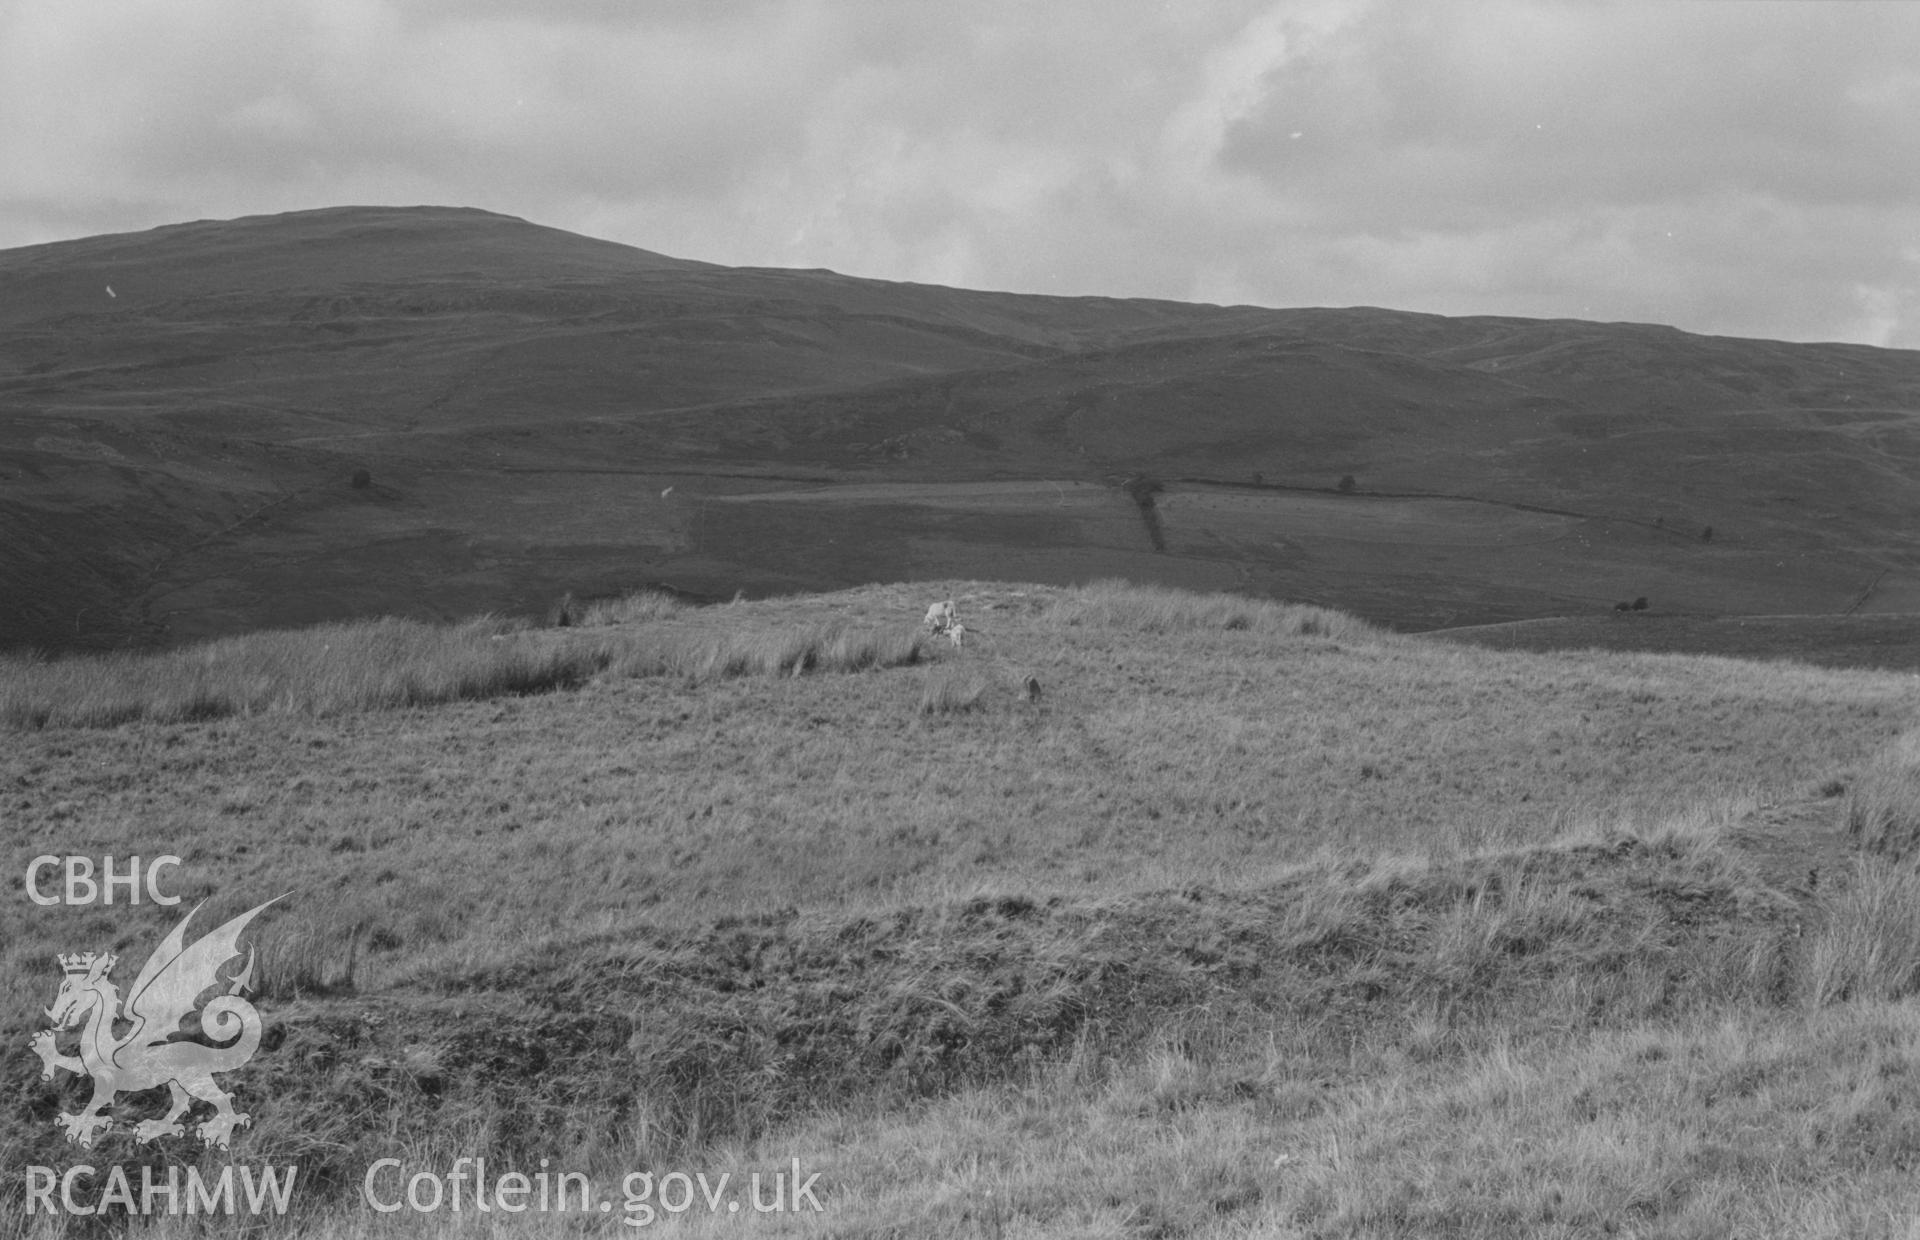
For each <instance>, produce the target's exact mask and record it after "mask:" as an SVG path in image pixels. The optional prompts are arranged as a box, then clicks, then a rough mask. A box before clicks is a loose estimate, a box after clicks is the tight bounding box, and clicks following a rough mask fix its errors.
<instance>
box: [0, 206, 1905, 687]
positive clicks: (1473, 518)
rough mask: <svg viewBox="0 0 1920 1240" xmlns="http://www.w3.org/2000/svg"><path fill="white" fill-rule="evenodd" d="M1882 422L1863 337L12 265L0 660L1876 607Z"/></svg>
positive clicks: (261, 270) (5, 278) (1897, 501)
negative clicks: (320, 640)
mask: <svg viewBox="0 0 1920 1240" xmlns="http://www.w3.org/2000/svg"><path fill="white" fill-rule="evenodd" d="M1917 410H1920V354H1916V353H1912V352H1902V351H1892V350H1881V349H1873V348H1867V347H1864V346H1851V345H1830V344H1821V345H1808V344H1784V343H1778V342H1772V341H1760V340H1736V339H1725V338H1715V337H1701V336H1694V335H1689V334H1687V333H1684V332H1680V331H1677V330H1674V329H1671V328H1665V327H1656V326H1647V325H1639V324H1599V323H1585V322H1576V321H1552V322H1541V321H1532V320H1523V319H1509V318H1442V317H1438V316H1432V315H1421V314H1410V313H1402V312H1395V311H1390V310H1380V309H1369V308H1357V309H1344V310H1331V309H1299V310H1269V309H1260V308H1255V307H1246V306H1240V307H1219V306H1206V305H1189V304H1182V303H1173V302H1157V301H1142V300H1119V299H1108V298H1094V297H1082V298H1065V297H1039V296H1024V295H1015V294H1006V293H992V292H978V291H969V290H961V289H950V288H940V287H933V286H924V285H912V284H897V283H888V282H884V281H877V280H865V279H856V278H851V277H847V276H842V275H837V274H835V273H832V272H828V271H818V270H811V271H808V270H776V269H752V268H728V267H721V266H716V265H713V264H708V263H700V262H692V261H687V260H683V259H677V258H669V257H666V256H663V255H658V254H653V253H649V252H647V251H644V250H639V249H634V248H632V247H628V246H623V245H617V244H613V243H610V242H605V241H598V240H594V239H590V238H586V237H580V236H576V235H573V234H569V233H565V232H561V231H558V230H554V229H550V228H543V227H539V226H537V225H534V224H530V223H527V222H524V221H521V220H516V219H511V218H507V217H503V216H499V215H493V214H489V213H486V212H482V211H475V210H465V209H453V208H437V207H422V208H405V209H401V208H357V207H356V208H336V209H328V210H319V211H308V212H299V213H294V214H288V215H278V216H264V217H254V218H248V219H240V220H232V221H203V222H199V223H191V224H181V225H174V226H169V227H165V228H158V229H154V230H151V231H149V232H144V233H136V234H126V235H117V236H106V237H94V238H88V239H84V240H79V241H72V242H62V243H56V244H52V245H42V246H34V247H27V248H23V249H15V250H9V251H4V252H0V648H3V647H9V646H21V645H33V646H39V647H44V648H54V649H58V648H69V647H95V648H98V647H112V646H121V645H166V644H173V643H177V642H181V641H185V640H191V639H196V638H201V637H207V636H214V635H219V634H225V633H231V632H236V631H240V630H245V629H251V628H257V627H261V626H278V625H290V624H302V623H309V622H313V621H319V620H330V619H341V618H348V617H354V616H362V615H370V614H379V613H396V614H403V615H411V616H416V617H422V618H437V617H449V616H455V615H463V614H468V613H472V612H475V611H480V610H502V611H514V612H533V611H539V610H541V609H543V608H544V607H546V606H548V605H549V604H551V602H552V601H553V600H554V599H556V598H557V597H559V596H560V595H561V594H562V593H564V592H567V591H571V592H573V593H575V594H577V595H583V596H584V595H594V594H601V593H611V592H616V591H619V590H621V589H625V588H629V587H632V586H637V585H641V584H653V585H656V586H662V587H665V588H668V589H671V590H673V591H675V592H677V593H679V594H681V595H683V596H686V597H690V598H715V597H731V596H732V595H734V594H735V593H736V592H738V591H745V592H746V593H748V594H754V595H758V594H768V593H776V592H785V591H794V590H818V589H832V588H841V587H846V586H852V585H857V584H861V583H865V582H874V581H890V580H913V579H945V578H954V577H993V578H1000V579H1021V580H1028V581H1036V582H1051V583H1068V582H1074V581H1084V580H1088V579H1092V578H1098V577H1107V576H1125V577H1129V578H1133V579H1136V580H1147V581H1156V582H1161V583H1166V584H1172V585H1179V586H1185V587H1190V588H1202V589H1231V590H1236V591H1241V592H1246V593H1253V594H1260V595H1268V596H1274V597H1284V598H1291V599H1299V600H1305V601H1312V602H1318V603H1323V604H1329V605H1335V606H1339V607H1342V608H1345V609H1347V610H1350V611H1353V612H1357V613H1358V614H1360V615H1362V616H1365V617H1367V618H1369V619H1373V620H1375V621H1378V622H1381V623H1384V624H1388V625H1392V626H1395V627H1399V628H1404V629H1424V628H1437V627H1445V626H1458V625H1469V624H1486V623H1497V622H1503V621H1513V620H1525V619H1530V618H1536V617H1545V616H1560V615H1579V614H1584V613H1592V614H1603V613H1606V612H1607V611H1608V610H1609V609H1610V607H1611V604H1612V603H1613V602H1615V601H1616V600H1622V599H1630V598H1634V597H1637V596H1648V597H1650V598H1651V599H1652V601H1653V609H1654V611H1655V612H1656V613H1661V614H1668V615H1672V614H1687V615H1698V616H1714V615H1726V614H1766V615H1778V614H1783V613H1788V614H1829V615H1837V614H1842V613H1855V614H1867V613H1886V612H1897V611H1905V610H1909V609H1911V608H1912V607H1914V605H1915V604H1916V603H1917V602H1920V559H1917V558H1916V551H1917V550H1920V546H1917V545H1916V542H1915V534H1914V532H1913V531H1914V530H1915V529H1916V528H1920V526H1917V525H1916V521H1915V518H1916V516H1920V429H1917V427H1920V423H1917V422H1916V417H1915V413H1916V411H1917ZM1349 479H1350V481H1347V480H1349Z"/></svg>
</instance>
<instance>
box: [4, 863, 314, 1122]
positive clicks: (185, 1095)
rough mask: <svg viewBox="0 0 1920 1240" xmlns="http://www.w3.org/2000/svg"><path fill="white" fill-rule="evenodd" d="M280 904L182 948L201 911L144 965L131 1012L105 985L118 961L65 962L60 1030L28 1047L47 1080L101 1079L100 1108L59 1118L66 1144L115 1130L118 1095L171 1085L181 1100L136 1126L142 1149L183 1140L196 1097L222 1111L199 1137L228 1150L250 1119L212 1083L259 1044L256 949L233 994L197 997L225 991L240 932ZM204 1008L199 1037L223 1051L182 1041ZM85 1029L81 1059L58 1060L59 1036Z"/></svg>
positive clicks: (232, 985)
mask: <svg viewBox="0 0 1920 1240" xmlns="http://www.w3.org/2000/svg"><path fill="white" fill-rule="evenodd" d="M281 899H285V897H284V896H276V897H274V899H273V900H269V901H267V903H266V904H262V905H261V906H260V907H259V908H256V909H254V910H252V911H251V912H247V913H242V914H241V915H240V916H238V917H236V918H234V919H233V920H232V921H229V922H227V923H226V924H225V925H223V926H221V927H220V928H219V929H217V930H215V931H213V932H212V933H211V934H207V935H205V936H203V937H202V938H201V939H199V940H198V941H197V942H195V943H194V945H193V946H192V947H184V946H183V944H184V942H185V940H186V934H187V923H188V922H190V921H192V920H193V914H194V913H197V912H199V911H200V909H199V906H195V908H194V909H193V910H192V912H189V913H188V914H187V915H186V916H185V917H182V918H181V919H180V924H179V925H177V926H175V927H174V928H173V933H172V934H169V935H168V936H167V938H166V941H165V942H163V943H161V944H160V946H159V947H158V948H157V949H155V951H154V953H153V955H152V956H151V957H149V958H148V960H147V963H146V965H145V966H144V967H142V968H141V970H140V975H139V976H138V977H136V978H135V979H134V981H133V988H132V990H131V991H130V992H129V993H128V995H127V1001H126V1006H125V1009H124V1011H123V1010H122V1008H121V1004H120V991H119V988H118V987H116V986H115V985H114V984H113V983H112V982H110V981H108V980H107V975H108V974H109V973H111V972H112V971H113V966H114V964H115V962H116V961H117V960H118V959H119V958H118V957H116V956H111V955H107V954H104V953H96V952H85V953H82V954H80V955H77V956H60V957H58V960H59V962H60V968H61V970H62V971H63V972H65V974H66V980H65V981H63V982H62V983H61V984H60V993H59V994H58V995H57V996H55V997H54V1001H53V1006H52V1007H50V1008H47V1009H46V1013H47V1019H48V1020H50V1021H52V1022H53V1023H52V1025H50V1026H49V1027H48V1028H46V1029H43V1030H41V1031H40V1032H39V1033H37V1034H35V1035H34V1036H33V1039H32V1041H31V1043H30V1044H31V1045H32V1047H33V1049H34V1051H35V1053H37V1054H38V1055H39V1056H40V1060H41V1062H42V1063H43V1064H45V1065H46V1067H45V1069H44V1070H43V1071H42V1072H41V1073H40V1078H41V1079H42V1080H48V1081H50V1080H52V1079H53V1073H54V1069H56V1068H64V1069H66V1070H67V1071H68V1072H71V1073H73V1074H74V1075H75V1076H90V1077H92V1078H93V1101H91V1102H89V1103H88V1104H87V1105H86V1107H85V1108H83V1109H82V1110H81V1111H79V1112H78V1113H77V1114H65V1113H63V1114H61V1115H60V1116H58V1117H57V1118H56V1120H55V1122H56V1123H58V1124H59V1125H60V1127H62V1128H64V1129H66V1132H67V1140H69V1141H77V1142H79V1143H80V1144H81V1145H82V1146H92V1144H93V1139H94V1136H95V1134H96V1133H98V1132H99V1131H100V1130H101V1129H103V1128H107V1127H109V1126H110V1125H111V1124H112V1123H113V1120H112V1119H111V1118H110V1117H109V1116H108V1115H107V1114H106V1110H107V1108H108V1107H109V1106H111V1105H113V1100H114V1098H115V1096H116V1095H118V1094H122V1093H139V1092H141V1091H142V1090H148V1089H157V1088H159V1087H160V1086H162V1085H165V1086H166V1087H167V1088H168V1090H170V1091H171V1092H172V1095H173V1107H172V1109H171V1110H169V1111H168V1112H167V1114H166V1115H165V1116H164V1117H163V1118H161V1119H150V1120H144V1121H142V1122H141V1123H139V1124H136V1125H135V1126H134V1129H133V1134H134V1136H135V1137H136V1138H138V1139H139V1140H140V1141H141V1142H142V1143H145V1142H148V1141H152V1140H155V1139H156V1138H159V1137H178V1136H183V1135H184V1134H185V1131H186V1130H185V1128H184V1127H182V1125H181V1124H180V1122H179V1121H180V1117H181V1116H182V1115H185V1114H186V1112H187V1108H189V1107H191V1106H192V1105H193V1103H194V1101H195V1100H196V1099H198V1100H199V1101H202V1102H210V1103H212V1104H213V1110H214V1114H213V1118H212V1119H209V1120H207V1121H206V1122H205V1123H203V1124H201V1125H200V1128H199V1135H200V1139H201V1140H202V1141H204V1142H206V1143H207V1144H208V1145H217V1146H219V1147H220V1148H221V1149H226V1148H227V1144H228V1141H229V1139H230V1137H231V1136H232V1133H233V1130H234V1129H235V1128H236V1127H238V1126H240V1125H242V1124H245V1123H247V1122H248V1118H247V1116H246V1115H245V1114H244V1113H241V1112H236V1111H235V1110H234V1109H233V1099H232V1098H231V1097H230V1096H229V1095H228V1094H227V1092H226V1091H225V1090H223V1089H221V1088H220V1086H219V1085H218V1084H216V1083H215V1082H214V1079H213V1074H214V1073H216V1072H231V1071H233V1070H234V1069H235V1068H238V1067H240V1066H241V1065H242V1064H244V1063H246V1062H247V1060H249V1059H251V1058H253V1052H254V1050H255V1049H256V1048H258V1047H259V1045H260V1013H259V1012H257V1011H255V1010H254V1006H253V1004H251V1003H248V1002H247V1001H246V999H244V998H243V997H241V995H240V991H241V990H242V989H243V988H244V987H246V986H247V985H248V984H249V983H250V982H251V981H252V978H253V953H252V951H251V950H250V951H249V952H248V953H247V967H246V968H245V970H243V971H242V972H241V973H240V974H239V976H237V977H235V978H233V979H232V980H231V981H230V982H229V983H228V985H227V989H226V993H225V994H221V995H215V996H214V997H213V998H211V999H209V1000H207V1002H206V1004H205V1005H204V1006H202V1005H200V1004H199V998H200V996H201V995H202V994H204V993H206V992H207V991H208V990H210V989H213V988H214V987H217V986H219V985H220V980H219V978H218V976H217V975H218V974H219V972H220V969H221V967H222V966H223V965H225V964H226V963H227V962H228V961H230V960H232V959H234V958H235V957H237V956H238V955H239V954H240V948H239V941H240V932H241V931H242V930H244V929H246V926H247V923H248V922H250V921H252V920H253V919H254V917H255V916H257V915H258V914H259V913H260V911H261V909H264V908H266V907H267V905H269V904H273V903H274V902H275V901H276V900H281ZM196 1010H198V1012H199V1014H200V1028H201V1030H202V1031H203V1032H204V1033H206V1034H207V1035H209V1036H210V1037H212V1039H213V1040H214V1041H215V1042H216V1043H223V1044H224V1045H211V1046H210V1045H207V1044H206V1043H202V1042H189V1041H177V1040H174V1038H175V1035H176V1034H180V1033H182V1032H183V1030H182V1022H184V1021H185V1020H186V1018H187V1017H188V1016H191V1015H192V1014H193V1013H194V1012H195V1011H196ZM82 1022H84V1023H85V1026H86V1027H85V1028H84V1029H82V1030H81V1031H80V1034H79V1038H80V1053H79V1055H78V1056H73V1055H62V1054H60V1053H59V1051H58V1050H57V1049H56V1048H55V1045H54V1042H55V1038H56V1036H57V1035H58V1034H59V1033H61V1032H62V1031H64V1030H68V1029H72V1028H73V1027H74V1026H76V1025H80V1024H81V1023H82ZM126 1022H131V1027H130V1028H129V1029H127V1031H126V1033H125V1034H124V1035H116V1034H115V1033H114V1031H113V1030H114V1025H115V1024H116V1023H126Z"/></svg>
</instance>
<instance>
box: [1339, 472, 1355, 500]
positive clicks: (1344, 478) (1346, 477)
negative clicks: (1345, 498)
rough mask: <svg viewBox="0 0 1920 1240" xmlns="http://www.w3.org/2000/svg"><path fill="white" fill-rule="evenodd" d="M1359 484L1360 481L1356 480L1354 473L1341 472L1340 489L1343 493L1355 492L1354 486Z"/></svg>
mask: <svg viewBox="0 0 1920 1240" xmlns="http://www.w3.org/2000/svg"><path fill="white" fill-rule="evenodd" d="M1359 485H1360V484H1359V483H1358V482H1356V481H1354V478H1353V475H1352V474H1341V475H1340V483H1339V487H1338V490H1339V492H1340V494H1342V495H1351V494H1353V491H1354V488H1355V487H1357V486H1359Z"/></svg>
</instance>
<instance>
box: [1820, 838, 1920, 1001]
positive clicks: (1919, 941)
mask: <svg viewBox="0 0 1920 1240" xmlns="http://www.w3.org/2000/svg"><path fill="white" fill-rule="evenodd" d="M1821 914H1822V916H1821V919H1820V923H1819V926H1818V929H1817V930H1816V931H1815V933H1814V934H1813V935H1812V936H1811V939H1810V941H1809V943H1808V944H1807V949H1806V951H1807V965H1806V975H1805V995H1806V999H1807V1001H1808V1002H1809V1003H1812V1004H1814V1005H1816V1006H1822V1005H1825V1004H1830V1003H1839V1002H1844V1001H1846V1000H1849V999H1874V1000H1893V999H1903V998H1905V997H1907V996H1908V995H1911V994H1913V993H1914V992H1915V991H1916V990H1920V871H1917V870H1915V869H1914V868H1913V867H1912V866H1910V865H1899V864H1895V863H1890V862H1888V861H1886V860H1885V859H1883V858H1880V857H1875V856H1868V857H1863V858H1861V859H1860V860H1859V861H1858V863H1857V864H1856V866H1855V868H1854V872H1853V874H1852V875H1851V876H1848V877H1846V878H1844V879H1843V881H1842V882H1841V884H1840V885H1839V886H1838V887H1837V888H1835V889H1833V890H1831V891H1830V893H1829V894H1828V896H1827V897H1826V899H1825V900H1823V901H1822V907H1821Z"/></svg>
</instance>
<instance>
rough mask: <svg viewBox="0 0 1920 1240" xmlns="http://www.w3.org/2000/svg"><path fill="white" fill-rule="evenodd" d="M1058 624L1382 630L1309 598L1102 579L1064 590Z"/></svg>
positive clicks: (1354, 635) (1291, 631)
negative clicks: (1284, 599) (1281, 599)
mask: <svg viewBox="0 0 1920 1240" xmlns="http://www.w3.org/2000/svg"><path fill="white" fill-rule="evenodd" d="M1049 614H1050V615H1051V616H1052V618H1053V619H1054V620H1055V622H1056V623H1058V624H1061V625H1064V626H1067V627H1077V626H1086V627H1090V628H1106V629H1121V630H1126V631H1129V632H1134V633H1182V632H1189V631H1191V630H1194V629H1218V630H1223V631H1227V632H1236V631H1246V632H1250V633H1255V634H1259V635H1261V636H1274V637H1328V638H1333V639H1335V640H1345V641H1360V640H1365V639H1368V638H1375V637H1378V636H1380V630H1379V629H1376V628H1374V626H1372V625H1370V624H1368V623H1367V622H1366V621H1364V620H1361V619H1359V618H1357V617H1355V616H1350V615H1348V614H1346V613H1345V612H1340V611H1334V610H1332V609H1331V608H1326V607H1316V606H1312V605H1310V604H1304V603H1276V602H1271V601H1269V600H1266V599H1253V598H1242V597H1240V596H1239V595H1234V594H1195V593H1192V592H1190V591H1186V590H1176V589H1173V588H1171V587H1168V586H1156V585H1135V584H1133V583H1131V582H1126V581H1112V580H1107V581H1096V582H1094V583H1092V584H1091V585H1086V586H1078V587H1075V588H1073V589H1070V590H1067V591H1064V592H1063V593H1062V594H1061V596H1060V597H1059V599H1057V600H1056V601H1055V603H1054V605H1053V607H1052V609H1051V611H1050V613H1049Z"/></svg>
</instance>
